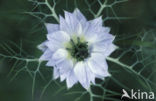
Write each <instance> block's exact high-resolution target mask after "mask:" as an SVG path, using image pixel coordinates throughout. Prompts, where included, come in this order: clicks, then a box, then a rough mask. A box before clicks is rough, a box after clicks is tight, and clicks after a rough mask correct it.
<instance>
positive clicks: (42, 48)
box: [37, 41, 47, 52]
mask: <svg viewBox="0 0 156 101" xmlns="http://www.w3.org/2000/svg"><path fill="white" fill-rule="evenodd" d="M46 42H47V41H44V42H42V43H41V44H40V45H38V46H37V48H38V49H40V50H41V51H42V52H44V51H45V50H46V49H47V46H46V44H45V43H46Z"/></svg>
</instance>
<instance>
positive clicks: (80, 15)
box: [73, 8, 86, 21]
mask: <svg viewBox="0 0 156 101" xmlns="http://www.w3.org/2000/svg"><path fill="white" fill-rule="evenodd" d="M73 14H74V15H75V16H76V17H77V19H78V20H79V21H86V18H85V16H83V14H82V13H81V12H80V10H79V9H77V8H76V9H75V10H74V13H73Z"/></svg>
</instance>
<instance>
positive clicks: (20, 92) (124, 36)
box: [0, 0, 156, 101]
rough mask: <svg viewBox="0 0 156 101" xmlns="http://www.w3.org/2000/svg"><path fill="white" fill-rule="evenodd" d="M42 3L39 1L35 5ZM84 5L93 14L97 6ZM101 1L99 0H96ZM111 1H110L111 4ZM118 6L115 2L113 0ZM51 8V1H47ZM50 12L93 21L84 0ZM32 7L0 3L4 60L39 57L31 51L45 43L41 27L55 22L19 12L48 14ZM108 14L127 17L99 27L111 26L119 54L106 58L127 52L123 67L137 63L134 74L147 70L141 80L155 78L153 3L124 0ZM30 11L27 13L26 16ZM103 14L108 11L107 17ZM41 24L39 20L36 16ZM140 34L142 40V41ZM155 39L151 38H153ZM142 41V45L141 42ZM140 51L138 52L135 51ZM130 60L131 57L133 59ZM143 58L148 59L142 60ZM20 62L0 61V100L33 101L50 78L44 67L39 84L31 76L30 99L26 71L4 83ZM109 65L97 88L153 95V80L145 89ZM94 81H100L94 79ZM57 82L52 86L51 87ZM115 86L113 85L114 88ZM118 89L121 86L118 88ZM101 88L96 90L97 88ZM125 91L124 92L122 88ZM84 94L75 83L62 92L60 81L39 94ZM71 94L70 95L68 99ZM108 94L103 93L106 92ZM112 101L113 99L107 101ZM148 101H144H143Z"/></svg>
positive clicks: (55, 98) (50, 99) (65, 97)
mask: <svg viewBox="0 0 156 101" xmlns="http://www.w3.org/2000/svg"><path fill="white" fill-rule="evenodd" d="M39 1H42V0H39ZM86 1H88V2H89V3H90V4H91V3H93V2H95V3H94V4H93V6H91V9H92V10H93V11H94V12H97V11H98V9H99V4H98V3H97V0H86ZM99 1H102V2H103V1H104V0H99ZM113 1H114V0H110V1H109V3H110V4H111V3H112V2H113ZM118 1H119V0H118ZM49 2H50V4H51V5H53V2H52V0H49ZM56 2H57V3H56V9H55V10H56V13H57V14H58V15H63V10H67V11H70V12H72V11H73V10H74V9H75V8H76V6H77V8H79V9H80V10H81V11H82V13H83V14H84V15H85V16H86V17H87V19H89V20H90V19H93V16H92V15H91V13H89V11H88V10H87V9H88V6H87V5H86V4H85V0H76V4H77V5H75V4H74V3H75V2H74V0H56ZM34 6H35V5H33V3H31V2H28V1H27V0H0V54H1V55H2V54H5V55H6V56H11V57H13V56H16V57H20V58H38V57H39V56H40V55H41V54H42V52H41V51H39V50H38V49H37V45H39V44H40V43H41V42H43V41H44V40H46V33H47V32H46V29H45V26H44V22H52V23H57V22H56V21H55V19H54V18H52V17H50V18H47V19H44V20H42V21H41V20H40V19H37V18H36V17H34V16H31V15H29V14H26V13H25V12H41V11H42V12H44V13H49V10H48V9H47V8H46V6H41V7H38V8H36V9H34V10H33V7H34ZM113 9H114V11H115V12H116V14H117V16H118V17H128V18H126V19H122V20H117V19H114V20H107V21H106V22H104V24H105V26H109V27H111V33H112V34H113V35H116V39H115V42H114V43H115V44H116V45H118V46H119V47H120V48H121V50H117V51H115V52H114V53H113V54H112V55H111V56H112V57H118V55H119V54H121V53H123V52H124V51H127V50H131V51H130V52H127V53H126V54H125V55H124V56H123V57H122V58H121V61H122V62H123V63H126V64H128V65H130V64H133V63H134V62H135V61H141V62H140V63H138V64H137V66H135V68H134V70H135V71H137V72H139V71H140V69H141V68H143V67H144V66H145V65H146V64H148V63H150V64H149V65H147V68H146V69H145V70H144V71H143V73H142V74H140V75H143V77H147V75H149V74H151V73H154V74H155V73H156V69H155V68H156V58H155V55H156V48H155V47H156V31H155V29H156V0H129V1H127V2H124V3H119V4H117V5H115V6H113ZM32 10H33V11H32ZM106 12H109V13H108V14H107V13H106ZM101 15H102V16H103V19H105V17H106V16H113V17H114V15H113V13H112V10H111V9H110V8H107V9H105V10H103V12H102V14H101ZM39 17H40V18H41V19H42V18H44V16H42V15H39ZM144 34H146V36H145V38H143V36H144ZM154 38H155V39H154ZM142 39H143V41H142ZM140 47H141V50H139V49H140ZM133 55H135V56H134V57H133ZM146 57H150V58H148V59H145V58H146ZM16 62H17V64H16V65H15V69H14V70H13V71H12V72H11V74H9V76H7V75H8V73H9V71H10V70H11V68H12V67H13V66H14V64H15V63H16ZM25 63H26V62H25V61H17V60H16V59H14V58H13V59H11V58H7V57H3V56H0V101H31V100H33V101H39V99H40V95H41V92H42V91H43V88H44V87H45V86H46V85H47V84H48V82H49V81H50V80H51V79H52V68H48V67H45V63H42V64H41V68H40V71H41V73H42V74H43V77H44V79H43V78H42V77H41V76H40V75H39V74H37V76H36V79H35V82H36V83H35V90H34V97H33V98H32V78H31V76H30V75H29V74H28V72H27V71H26V70H23V71H21V72H19V74H18V75H17V77H15V79H14V80H13V81H12V82H9V81H10V79H11V78H12V77H13V76H14V75H16V74H17V71H18V70H19V69H20V68H23V67H24V65H25ZM108 63H109V67H110V68H109V71H110V72H111V74H112V76H113V77H111V78H106V80H105V82H106V83H105V82H104V84H103V85H102V86H103V87H104V88H106V89H110V90H111V91H116V92H118V93H119V94H120V93H121V91H122V89H123V88H124V87H125V86H126V87H125V89H127V87H128V88H129V89H142V90H143V91H150V90H152V91H154V92H155V91H156V89H155V85H156V83H155V82H156V78H154V76H153V77H152V80H151V81H152V82H153V83H152V84H150V83H149V85H150V87H151V89H149V87H148V84H147V83H146V82H145V80H143V78H141V77H140V76H138V75H136V74H135V73H133V72H129V71H128V70H126V69H124V68H122V67H121V66H119V65H116V64H114V63H112V62H108ZM37 65H38V62H31V63H29V64H28V65H27V68H29V70H30V72H31V74H32V76H34V74H33V71H34V70H35V69H36V67H37ZM97 82H103V81H100V80H97ZM57 83H58V84H57ZM118 83H119V84H118ZM120 83H121V84H123V85H125V86H123V85H120ZM102 86H101V87H102ZM127 90H128V89H127ZM73 91H74V92H78V91H80V92H84V91H85V90H84V89H83V88H82V87H81V86H80V84H77V85H75V86H74V87H73V88H72V89H70V90H67V89H66V84H65V82H63V83H61V82H60V80H57V81H52V82H51V84H50V85H49V86H48V88H47V89H46V91H45V93H44V94H43V96H42V98H41V99H40V100H41V101H74V100H75V99H76V98H77V97H79V96H80V95H81V93H76V94H75V93H74V92H73ZM92 92H94V93H95V94H97V95H101V96H102V95H103V93H102V92H103V90H101V89H100V88H99V87H94V86H93V87H92ZM69 93H71V94H69ZM108 94H109V93H108ZM109 98H113V99H109ZM104 99H105V101H117V99H118V100H119V101H120V95H110V97H108V98H104ZM79 101H89V94H86V96H83V97H82V99H80V100H79ZM94 101H103V99H101V98H94ZM148 101H149V100H148Z"/></svg>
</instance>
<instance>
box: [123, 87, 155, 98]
mask: <svg viewBox="0 0 156 101" xmlns="http://www.w3.org/2000/svg"><path fill="white" fill-rule="evenodd" d="M122 93H123V94H122V96H121V99H123V98H128V99H142V100H143V99H150V100H151V99H154V92H142V91H141V90H137V91H135V90H134V89H131V91H130V93H131V94H130V95H129V94H128V92H127V91H126V90H125V89H122Z"/></svg>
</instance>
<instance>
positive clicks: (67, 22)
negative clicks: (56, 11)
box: [39, 9, 116, 89]
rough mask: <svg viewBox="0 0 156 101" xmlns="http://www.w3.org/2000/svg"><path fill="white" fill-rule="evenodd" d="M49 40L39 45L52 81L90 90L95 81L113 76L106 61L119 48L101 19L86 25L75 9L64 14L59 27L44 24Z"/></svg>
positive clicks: (88, 22)
mask: <svg viewBox="0 0 156 101" xmlns="http://www.w3.org/2000/svg"><path fill="white" fill-rule="evenodd" d="M45 26H46V28H47V31H48V34H47V40H46V41H45V42H43V43H42V44H40V45H39V49H40V50H42V51H43V55H42V56H41V57H40V60H44V61H48V62H47V64H46V65H47V66H51V67H53V77H54V79H57V78H58V77H60V79H61V81H64V80H66V83H67V87H68V88H71V87H72V86H73V85H74V84H76V83H77V82H80V84H81V85H82V86H83V87H84V88H85V89H88V88H89V87H90V84H91V83H92V84H95V78H100V79H104V78H105V77H107V76H110V74H109V72H108V65H107V62H106V57H107V56H109V55H110V54H111V53H112V52H113V51H114V50H115V49H116V46H115V45H114V44H113V40H114V38H115V37H114V36H113V35H111V34H109V32H110V28H108V27H103V26H102V17H98V18H96V19H93V20H90V21H87V19H86V18H85V17H84V16H83V14H82V13H81V12H80V11H79V10H78V9H76V10H75V11H74V12H73V13H69V12H66V11H65V18H63V17H62V16H60V19H59V24H50V23H46V24H45Z"/></svg>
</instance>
